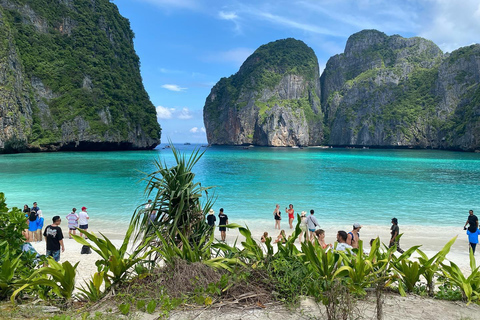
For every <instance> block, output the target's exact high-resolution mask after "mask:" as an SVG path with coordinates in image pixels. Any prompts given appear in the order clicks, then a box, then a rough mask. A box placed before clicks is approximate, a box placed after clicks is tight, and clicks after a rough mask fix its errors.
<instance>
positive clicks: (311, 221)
mask: <svg viewBox="0 0 480 320" xmlns="http://www.w3.org/2000/svg"><path fill="white" fill-rule="evenodd" d="M314 213H315V211H314V210H313V209H312V210H310V215H309V216H308V217H307V227H308V231H310V241H313V237H314V232H315V228H316V227H319V226H320V225H319V224H318V221H317V218H315V217H314V216H313V215H314Z"/></svg>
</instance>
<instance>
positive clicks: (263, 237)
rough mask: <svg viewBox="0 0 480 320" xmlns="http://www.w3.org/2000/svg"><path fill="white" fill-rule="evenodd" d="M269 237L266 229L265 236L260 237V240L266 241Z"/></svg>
mask: <svg viewBox="0 0 480 320" xmlns="http://www.w3.org/2000/svg"><path fill="white" fill-rule="evenodd" d="M267 238H268V232H266V231H265V232H264V233H263V236H262V237H261V238H260V242H262V243H265V242H266V241H267Z"/></svg>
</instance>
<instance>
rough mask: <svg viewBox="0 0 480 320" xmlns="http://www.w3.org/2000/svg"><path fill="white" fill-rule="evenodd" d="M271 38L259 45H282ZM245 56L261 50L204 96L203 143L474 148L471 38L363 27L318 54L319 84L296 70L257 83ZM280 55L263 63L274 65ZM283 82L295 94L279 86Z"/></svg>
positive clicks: (479, 145) (475, 76)
mask: <svg viewBox="0 0 480 320" xmlns="http://www.w3.org/2000/svg"><path fill="white" fill-rule="evenodd" d="M275 43H276V44H277V46H276V47H275V46H273V45H272V44H269V45H267V46H270V48H271V49H272V50H271V51H269V52H268V54H269V55H275V56H276V57H286V56H288V55H289V53H288V51H289V50H290V49H288V48H287V46H285V45H284V44H283V43H282V42H278V41H277V42H275ZM312 54H313V53H312ZM297 58H298V56H297ZM252 60H253V61H255V62H257V63H259V64H260V63H262V61H265V60H268V57H263V58H259V57H255V54H253V55H252V56H251V57H249V58H248V59H247V61H246V62H245V63H244V65H243V66H242V68H241V69H240V71H239V72H238V73H237V74H236V75H234V76H232V77H230V78H228V79H226V78H224V79H222V80H221V81H220V82H219V83H218V84H217V85H216V86H215V87H214V88H213V89H212V92H211V94H210V96H209V97H208V98H207V102H206V105H205V109H204V119H205V124H206V129H207V138H208V141H209V142H210V143H213V144H233V145H235V144H245V143H253V144H258V145H269V146H289V145H295V144H298V145H316V144H327V145H335V146H369V147H387V148H390V147H418V148H444V149H454V150H468V151H473V150H479V149H480V87H479V86H480V45H472V46H469V47H464V48H460V49H458V50H456V51H454V52H452V53H451V54H443V53H442V51H441V50H440V49H439V48H438V47H437V46H436V45H435V44H434V43H433V42H431V41H429V40H426V39H422V38H417V37H415V38H409V39H406V38H403V37H401V36H398V35H394V36H387V35H385V34H384V33H382V32H379V31H376V30H364V31H361V32H359V33H356V34H354V35H352V36H351V37H350V38H349V39H348V41H347V44H346V47H345V51H344V53H342V54H338V55H335V56H333V57H331V58H330V59H329V60H328V62H327V65H326V68H325V70H324V72H323V73H322V76H321V78H320V90H318V84H317V83H316V82H315V80H314V79H312V78H309V77H306V76H305V75H304V74H298V73H297V74H295V73H290V74H289V73H277V74H279V75H281V80H279V81H278V82H275V84H274V85H273V86H271V87H269V88H266V87H265V86H261V85H258V81H256V80H255V79H254V78H255V77H253V76H252V75H254V73H249V72H248V70H250V71H251V70H252V69H251V68H249V67H248V66H249V65H250V64H251V63H252ZM314 60H316V58H315V59H313V58H312V59H311V61H314ZM285 61H288V59H285V58H279V59H277V60H275V63H276V64H271V65H270V66H269V67H268V68H270V69H271V70H277V71H278V70H280V71H281V72H283V71H284V69H285V68H284V67H283V66H284V64H285ZM296 61H297V64H301V62H299V60H298V59H297V60H296ZM307 64H308V63H305V65H307ZM272 65H273V67H272ZM259 68H261V67H259V66H258V65H257V69H259ZM268 68H266V69H262V70H270V69H268ZM311 68H312V70H318V69H316V68H317V66H316V64H315V66H314V67H311ZM242 74H243V75H250V76H249V77H246V78H245V77H242V76H241V75H242ZM239 78H241V79H243V81H238V79H239ZM267 78H268V77H267ZM245 79H248V81H245ZM286 88H295V90H293V91H291V92H295V93H297V94H293V95H285V92H286ZM298 93H300V94H298ZM319 97H321V104H319V102H318V98H319ZM295 103H296V104H297V105H303V106H304V107H303V108H301V109H298V108H295V107H293V106H295ZM307 105H308V106H309V108H307V107H306V106H307ZM264 110H266V111H265V112H263V111H264ZM306 110H307V111H308V112H305V111H306ZM299 111H300V113H299ZM302 111H303V114H302V113H301V112H302ZM307 137H308V138H307Z"/></svg>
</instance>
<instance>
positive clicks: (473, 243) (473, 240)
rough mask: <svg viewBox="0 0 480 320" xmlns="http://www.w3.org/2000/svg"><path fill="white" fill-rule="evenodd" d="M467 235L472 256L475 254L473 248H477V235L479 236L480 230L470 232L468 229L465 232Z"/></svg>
mask: <svg viewBox="0 0 480 320" xmlns="http://www.w3.org/2000/svg"><path fill="white" fill-rule="evenodd" d="M467 235H468V245H469V246H470V248H472V252H473V254H475V248H476V247H477V243H478V235H480V230H479V229H476V230H475V231H473V232H472V231H470V228H468V230H467Z"/></svg>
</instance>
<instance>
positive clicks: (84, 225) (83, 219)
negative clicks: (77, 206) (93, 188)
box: [78, 207, 90, 238]
mask: <svg viewBox="0 0 480 320" xmlns="http://www.w3.org/2000/svg"><path fill="white" fill-rule="evenodd" d="M88 219H90V217H89V216H88V213H87V207H82V211H81V212H80V213H79V214H78V228H79V229H81V230H87V229H88ZM83 237H84V238H87V237H86V236H85V235H83Z"/></svg>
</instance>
